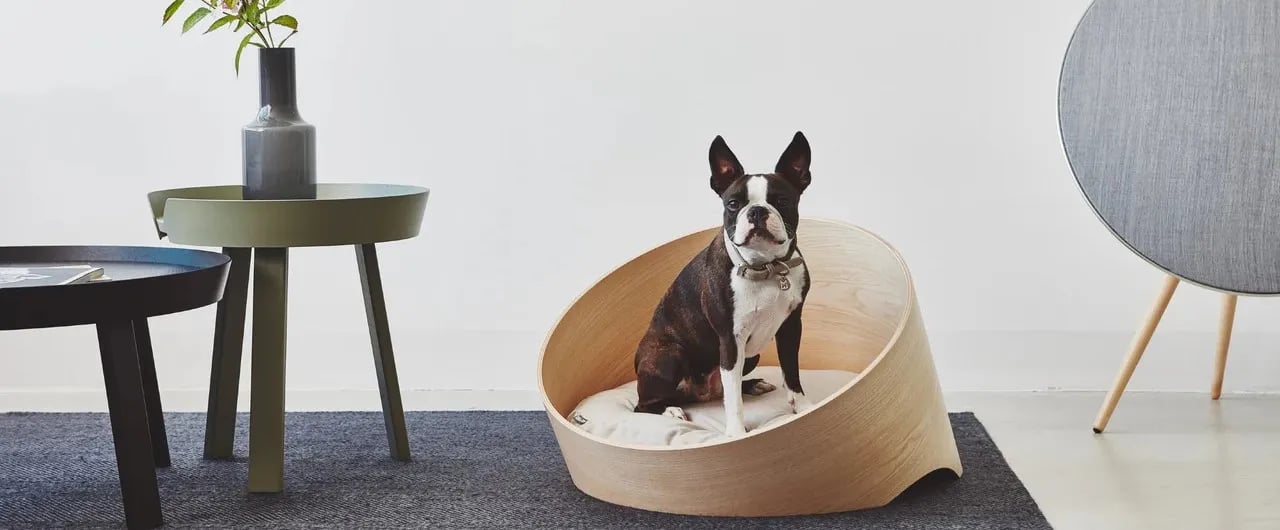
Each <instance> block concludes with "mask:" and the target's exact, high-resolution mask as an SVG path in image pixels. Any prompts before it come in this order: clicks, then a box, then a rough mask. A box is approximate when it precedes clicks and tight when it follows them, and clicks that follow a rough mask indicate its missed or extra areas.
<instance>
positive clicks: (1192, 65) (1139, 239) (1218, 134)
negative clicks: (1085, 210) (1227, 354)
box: [1058, 0, 1280, 294]
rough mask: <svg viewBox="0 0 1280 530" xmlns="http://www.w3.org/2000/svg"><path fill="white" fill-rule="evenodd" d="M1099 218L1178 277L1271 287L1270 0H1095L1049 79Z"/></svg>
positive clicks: (1274, 123)
mask: <svg viewBox="0 0 1280 530" xmlns="http://www.w3.org/2000/svg"><path fill="white" fill-rule="evenodd" d="M1058 103H1059V109H1058V111H1059V122H1060V126H1061V132H1062V141H1063V144H1064V146H1065V148H1066V154H1067V158H1068V160H1069V161H1070V165H1071V169H1072V171H1073V172H1074V173H1075V176H1076V180H1077V181H1078V182H1079V185H1080V188H1081V190H1083V192H1084V195H1085V197H1086V198H1087V199H1088V202H1089V204H1090V205H1091V206H1092V207H1093V209H1094V210H1095V211H1096V212H1097V214H1098V216H1099V217H1100V218H1101V219H1102V221H1103V222H1104V223H1105V224H1106V225H1107V227H1109V228H1110V229H1111V231H1112V232H1114V233H1115V235H1116V236H1118V237H1119V238H1120V239H1121V240H1122V241H1123V242H1124V243H1125V244H1126V245H1128V246H1129V247H1130V248H1131V249H1132V250H1133V251H1135V252H1136V253H1137V254H1139V255H1140V256H1142V257H1143V258H1145V259H1147V260H1148V261H1150V262H1151V263H1153V264H1155V265H1156V266H1157V267H1159V268H1161V269H1163V270H1165V271H1167V272H1169V273H1171V274H1173V275H1175V276H1178V277H1180V278H1182V279H1185V280H1188V281H1191V282H1193V283H1197V284H1200V285H1204V286H1207V287H1211V288H1215V289H1219V290H1223V291H1228V292H1233V293H1241V294H1280V236H1278V235H1277V234H1280V150H1277V144H1280V134H1277V131H1280V2H1275V1H1273V0H1232V1H1228V2H1223V1H1208V0H1096V1H1095V2H1093V4H1092V5H1091V6H1090V7H1089V9H1088V11H1087V12H1086V13H1085V14H1084V16H1083V18H1082V19H1081V20H1080V23H1079V25H1078V26H1077V28H1076V30H1075V34H1074V35H1073V36H1072V39H1071V42H1070V45H1069V46H1068V48H1067V52H1066V57H1065V59H1064V62H1063V65H1062V72H1061V79H1060V86H1059V101H1058Z"/></svg>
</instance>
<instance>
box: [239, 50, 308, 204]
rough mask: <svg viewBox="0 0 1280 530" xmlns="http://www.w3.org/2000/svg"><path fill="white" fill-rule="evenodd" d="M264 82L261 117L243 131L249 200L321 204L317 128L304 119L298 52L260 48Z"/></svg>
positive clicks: (260, 87) (260, 92)
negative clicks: (316, 201)
mask: <svg viewBox="0 0 1280 530" xmlns="http://www.w3.org/2000/svg"><path fill="white" fill-rule="evenodd" d="M258 76H259V81H258V83H259V84H258V96H259V101H260V107H259V109H258V116H257V117H256V118H255V119H254V120H253V122H252V123H249V124H248V125H245V126H244V128H243V129H242V130H241V131H242V133H241V136H242V142H243V148H244V186H245V191H244V194H245V198H246V199H309V198H315V193H316V191H315V190H316V186H315V184H316V128H315V126H313V125H311V124H309V123H307V122H305V121H303V120H302V116H301V115H300V114H299V113H298V101H297V96H298V94H297V77H296V76H295V74H294V61H293V48H260V49H259V50H258Z"/></svg>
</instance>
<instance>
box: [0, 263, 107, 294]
mask: <svg viewBox="0 0 1280 530" xmlns="http://www.w3.org/2000/svg"><path fill="white" fill-rule="evenodd" d="M106 280H110V278H108V277H106V276H105V275H104V274H103V270H102V267H94V266H92V265H57V266H50V267H0V289H3V288H5V287H44V286H49V285H71V284H77V283H90V282H100V281H106Z"/></svg>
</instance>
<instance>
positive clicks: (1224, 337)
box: [1209, 294, 1236, 399]
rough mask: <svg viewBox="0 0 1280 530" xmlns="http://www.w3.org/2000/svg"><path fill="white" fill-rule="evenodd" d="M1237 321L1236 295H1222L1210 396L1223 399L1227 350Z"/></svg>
mask: <svg viewBox="0 0 1280 530" xmlns="http://www.w3.org/2000/svg"><path fill="white" fill-rule="evenodd" d="M1235 320H1236V295H1234V294H1225V295H1222V320H1220V321H1218V355H1217V360H1216V362H1215V363H1214V372H1213V387H1212V389H1210V391H1209V395H1210V396H1211V397H1212V398H1213V399H1218V398H1220V397H1222V378H1223V377H1224V376H1226V375H1227V349H1228V348H1230V347H1231V326H1232V324H1233V323H1234V322H1235Z"/></svg>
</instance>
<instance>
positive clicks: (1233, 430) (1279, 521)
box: [946, 392, 1280, 530]
mask: <svg viewBox="0 0 1280 530" xmlns="http://www.w3.org/2000/svg"><path fill="white" fill-rule="evenodd" d="M1102 398H1103V394H1102V393H1100V392H1099V393H1094V392H1042V393H1033V392H1004V393H994V392H962V393H949V394H947V396H946V399H947V406H948V408H949V409H951V410H953V411H972V412H974V414H975V415H976V416H977V417H978V419H979V420H981V421H982V423H983V425H985V426H986V427H987V430H988V431H989V432H990V433H991V436H992V438H993V439H995V442H996V444H997V445H998V446H999V447H1000V449H1001V450H1002V451H1003V452H1004V456H1005V459H1006V460H1008V462H1009V464H1010V466H1011V467H1012V468H1013V471H1014V472H1015V473H1017V475H1018V477H1019V478H1020V479H1021V480H1022V482H1023V484H1025V485H1026V486H1027V489H1028V490H1029V491H1030V492H1031V495H1032V497H1034V498H1035V499H1036V502H1037V503H1038V504H1039V505H1040V509H1041V510H1043V511H1044V513H1045V516H1046V517H1047V518H1048V519H1049V523H1050V524H1052V525H1053V527H1054V528H1056V529H1061V530H1072V529H1091V530H1096V529H1111V528H1115V529H1146V528H1151V529H1161V530H1165V529H1183V528H1186V529H1202V528H1203V529H1222V530H1231V529H1237V528H1248V529H1254V528H1259V529H1263V528H1265V529H1280V396H1275V395H1265V396H1264V395H1225V396H1223V398H1222V400H1220V401H1217V402H1215V401H1213V400H1210V399H1209V396H1208V395H1207V394H1177V393H1146V392H1131V393H1128V394H1126V395H1125V396H1124V397H1123V399H1121V400H1120V405H1119V407H1118V408H1117V409H1116V412H1115V415H1113V416H1112V418H1111V423H1110V424H1109V425H1108V427H1107V430H1106V432H1105V433H1103V434H1101V435H1096V434H1094V433H1093V431H1092V430H1091V428H1090V427H1091V426H1092V424H1093V419H1094V416H1095V414H1096V413H1097V411H1098V407H1099V406H1100V405H1101V404H1102Z"/></svg>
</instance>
